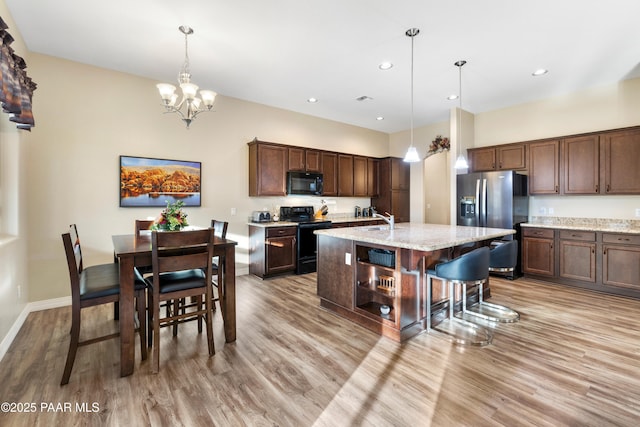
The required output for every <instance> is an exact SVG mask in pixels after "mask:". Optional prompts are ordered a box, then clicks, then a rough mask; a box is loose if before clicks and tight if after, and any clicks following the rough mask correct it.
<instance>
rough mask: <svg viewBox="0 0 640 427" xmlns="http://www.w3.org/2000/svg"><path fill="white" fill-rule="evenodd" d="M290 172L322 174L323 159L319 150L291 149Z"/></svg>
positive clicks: (289, 152)
mask: <svg viewBox="0 0 640 427" xmlns="http://www.w3.org/2000/svg"><path fill="white" fill-rule="evenodd" d="M287 151H288V158H289V170H290V171H302V172H322V163H321V162H322V157H321V152H320V151H319V150H312V149H308V148H301V147H289V148H288V149H287Z"/></svg>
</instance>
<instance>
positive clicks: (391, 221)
mask: <svg viewBox="0 0 640 427" xmlns="http://www.w3.org/2000/svg"><path fill="white" fill-rule="evenodd" d="M385 213H386V214H387V215H389V216H388V217H386V216H384V215H381V214H379V213H377V212H376V213H375V214H373V216H374V217H376V218H381V219H383V220H385V222H386V223H387V224H389V230H393V228H394V224H395V217H394V216H393V215H391V214H390V213H389V212H385Z"/></svg>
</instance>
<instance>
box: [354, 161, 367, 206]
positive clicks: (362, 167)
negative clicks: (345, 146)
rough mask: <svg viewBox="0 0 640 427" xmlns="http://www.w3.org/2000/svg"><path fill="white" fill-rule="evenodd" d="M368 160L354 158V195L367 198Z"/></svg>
mask: <svg viewBox="0 0 640 427" xmlns="http://www.w3.org/2000/svg"><path fill="white" fill-rule="evenodd" d="M367 180H368V174H367V158H366V157H362V156H353V195H354V196H355V197H366V196H367V195H368V189H369V188H368V185H367Z"/></svg>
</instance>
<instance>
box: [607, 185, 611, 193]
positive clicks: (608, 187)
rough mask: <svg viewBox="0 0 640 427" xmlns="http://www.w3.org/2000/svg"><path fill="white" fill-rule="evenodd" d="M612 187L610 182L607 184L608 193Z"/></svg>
mask: <svg viewBox="0 0 640 427" xmlns="http://www.w3.org/2000/svg"><path fill="white" fill-rule="evenodd" d="M610 189H611V187H610V186H609V184H607V193H608V192H609V190H610Z"/></svg>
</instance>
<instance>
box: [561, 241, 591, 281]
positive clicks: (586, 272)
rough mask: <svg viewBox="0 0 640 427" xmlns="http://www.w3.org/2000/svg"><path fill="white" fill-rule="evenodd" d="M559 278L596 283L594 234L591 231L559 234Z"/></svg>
mask: <svg viewBox="0 0 640 427" xmlns="http://www.w3.org/2000/svg"><path fill="white" fill-rule="evenodd" d="M559 237H560V241H559V249H558V251H559V257H560V271H559V274H558V275H559V276H560V277H562V278H565V279H572V280H581V281H583V282H591V283H595V281H596V233H595V232H593V231H570V230H560V232H559Z"/></svg>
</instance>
